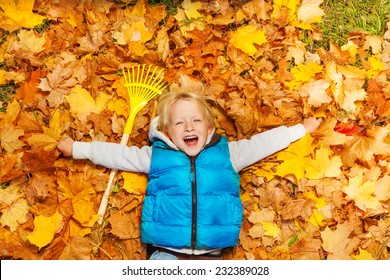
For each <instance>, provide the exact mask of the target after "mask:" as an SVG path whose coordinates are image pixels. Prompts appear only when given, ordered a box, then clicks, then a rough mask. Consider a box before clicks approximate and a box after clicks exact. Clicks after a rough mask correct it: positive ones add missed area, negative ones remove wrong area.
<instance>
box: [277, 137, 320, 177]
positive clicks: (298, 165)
mask: <svg viewBox="0 0 390 280" xmlns="http://www.w3.org/2000/svg"><path fill="white" fill-rule="evenodd" d="M312 143H313V138H312V137H311V136H310V134H306V135H305V136H304V137H302V138H301V139H299V140H298V141H296V142H294V143H292V144H291V145H290V146H289V147H288V148H287V149H286V150H284V151H281V152H279V153H278V154H277V159H278V160H281V161H283V162H282V163H281V164H280V165H279V166H278V169H277V171H276V174H277V175H279V176H281V177H284V176H286V175H289V174H293V175H295V177H296V178H297V180H298V181H299V180H301V179H302V178H303V176H304V173H305V169H306V167H307V165H308V164H309V163H310V162H311V161H310V158H309V157H308V156H309V155H310V153H311V152H312V151H313V150H314V147H313V146H312V145H311V144H312Z"/></svg>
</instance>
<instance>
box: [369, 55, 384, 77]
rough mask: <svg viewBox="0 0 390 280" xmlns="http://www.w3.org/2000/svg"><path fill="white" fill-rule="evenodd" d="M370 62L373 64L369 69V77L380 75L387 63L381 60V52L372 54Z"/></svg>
mask: <svg viewBox="0 0 390 280" xmlns="http://www.w3.org/2000/svg"><path fill="white" fill-rule="evenodd" d="M368 62H369V63H370V64H371V67H370V69H369V70H367V77H368V78H369V79H371V78H372V77H374V76H378V75H379V74H380V73H381V72H382V71H383V70H384V69H385V65H384V64H383V62H382V61H381V55H379V54H378V55H373V56H370V57H369V58H368Z"/></svg>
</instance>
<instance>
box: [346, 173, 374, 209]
mask: <svg viewBox="0 0 390 280" xmlns="http://www.w3.org/2000/svg"><path fill="white" fill-rule="evenodd" d="M344 192H345V193H346V194H347V195H348V196H349V197H350V198H351V199H352V200H354V201H355V205H356V206H357V207H359V208H360V209H362V210H363V211H366V210H367V208H370V209H375V208H376V207H377V206H378V205H380V203H379V201H378V199H376V198H375V197H373V196H372V194H373V193H374V192H375V182H372V181H370V180H368V181H366V182H363V170H362V169H360V170H359V172H358V174H357V175H356V176H355V177H352V178H350V179H349V185H348V186H346V187H344Z"/></svg>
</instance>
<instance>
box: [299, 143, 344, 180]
mask: <svg viewBox="0 0 390 280" xmlns="http://www.w3.org/2000/svg"><path fill="white" fill-rule="evenodd" d="M342 165H343V164H342V162H341V158H340V156H331V150H330V149H327V148H324V147H321V148H320V149H318V150H317V151H316V159H315V160H310V164H308V165H307V168H306V169H305V171H306V175H305V177H306V178H308V179H321V178H324V177H328V178H332V177H337V176H339V175H340V174H341V166H342Z"/></svg>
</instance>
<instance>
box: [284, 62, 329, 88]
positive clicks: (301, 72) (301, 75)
mask: <svg viewBox="0 0 390 280" xmlns="http://www.w3.org/2000/svg"><path fill="white" fill-rule="evenodd" d="M321 71H322V66H321V65H318V64H316V63H314V62H309V63H307V64H298V65H297V66H295V67H294V68H293V69H292V70H291V73H292V74H293V75H294V80H293V81H291V82H287V83H286V84H287V86H288V87H289V88H290V89H294V88H296V87H298V86H301V85H302V84H303V83H305V82H308V81H310V80H311V79H312V78H314V76H315V75H316V74H317V73H320V72H321Z"/></svg>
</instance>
